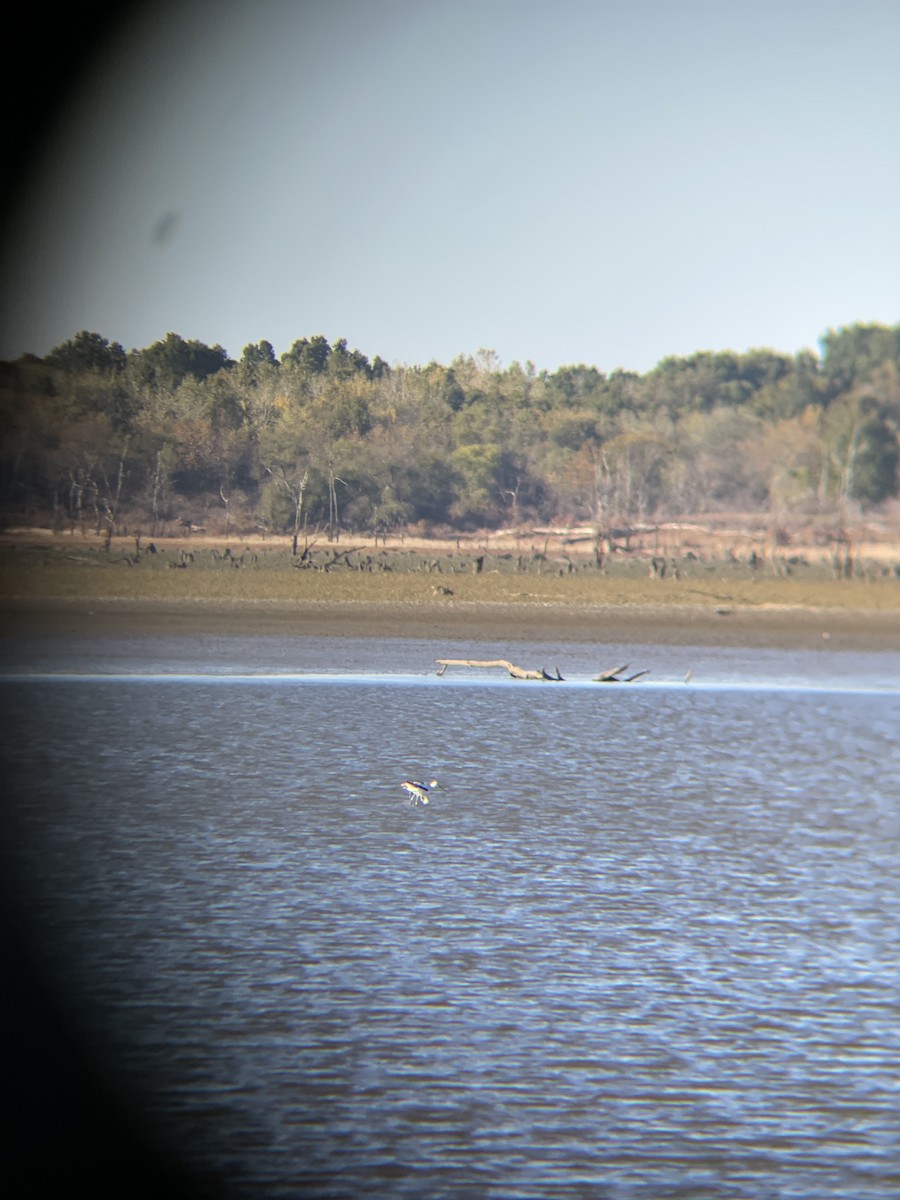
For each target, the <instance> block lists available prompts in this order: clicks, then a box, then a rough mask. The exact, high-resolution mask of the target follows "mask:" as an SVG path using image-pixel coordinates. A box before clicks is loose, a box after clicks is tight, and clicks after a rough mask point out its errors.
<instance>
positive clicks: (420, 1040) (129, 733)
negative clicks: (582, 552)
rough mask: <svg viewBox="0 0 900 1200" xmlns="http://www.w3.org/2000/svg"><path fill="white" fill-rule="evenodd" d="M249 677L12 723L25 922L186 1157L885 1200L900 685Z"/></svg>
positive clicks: (897, 1160) (252, 1188)
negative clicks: (429, 782) (419, 784)
mask: <svg viewBox="0 0 900 1200" xmlns="http://www.w3.org/2000/svg"><path fill="white" fill-rule="evenodd" d="M249 641H250V640H249V639H248V640H247V643H248V644H249ZM248 644H245V642H244V641H243V640H242V639H233V640H225V639H221V640H219V641H218V642H217V643H216V646H215V650H216V653H215V654H214V655H212V656H211V660H210V659H207V670H206V671H205V672H203V673H202V674H199V673H198V672H197V671H196V669H195V668H196V666H197V665H198V664H197V662H196V661H194V660H192V661H190V662H188V663H187V664H186V663H185V661H184V656H183V655H182V656H180V657H179V658H178V660H177V661H176V659H175V658H173V657H172V656H171V654H169V652H168V650H167V648H166V646H165V645H164V644H162V643H159V644H156V645H155V646H153V645H150V644H148V645H145V646H137V645H135V646H131V647H130V648H129V649H128V650H127V651H124V650H121V651H120V652H119V655H118V657H116V656H115V655H113V656H112V657H109V656H107V658H106V659H105V660H104V661H103V662H102V663H101V664H100V667H99V669H98V668H97V663H96V661H94V662H93V666H92V670H91V672H87V671H85V670H79V666H80V667H82V668H83V667H84V665H85V664H84V663H83V662H81V663H79V662H78V661H76V659H77V656H76V658H73V659H72V660H71V661H70V660H68V659H65V656H63V667H64V669H65V671H66V672H67V674H66V675H65V676H61V675H60V674H58V673H57V674H52V673H51V674H48V663H47V662H44V661H37V660H34V661H32V662H30V663H26V662H25V660H24V659H21V660H20V661H19V662H18V663H17V667H19V668H22V672H20V673H19V674H18V675H16V676H12V675H8V676H7V678H6V680H5V681H4V682H2V684H0V699H2V702H3V712H4V722H3V728H4V733H5V738H4V742H5V746H4V755H3V757H4V768H5V776H6V778H7V780H8V789H9V794H10V796H11V801H10V803H11V813H12V817H13V822H14V824H13V825H12V826H11V828H13V829H14V833H15V851H14V856H13V857H14V863H15V868H16V871H17V875H18V878H19V880H20V886H21V888H22V889H23V890H22V895H23V896H25V897H27V900H28V908H29V912H30V913H32V914H33V916H34V920H35V928H37V929H38V930H39V931H40V938H41V941H42V945H43V946H44V947H45V949H46V950H47V951H48V954H49V955H50V956H51V957H52V959H53V961H54V962H55V963H56V967H57V970H58V971H59V974H60V977H61V978H63V979H64V981H65V989H66V995H67V997H68V1000H69V1003H70V1004H71V1006H72V1010H73V1012H75V1013H77V1015H78V1019H79V1021H80V1022H81V1030H82V1035H83V1038H84V1042H85V1045H86V1046H88V1047H89V1048H90V1051H91V1053H92V1054H93V1055H94V1056H95V1057H96V1060H97V1061H98V1062H101V1063H103V1064H104V1069H106V1070H108V1071H109V1072H110V1074H111V1078H112V1079H113V1082H114V1083H115V1085H116V1086H120V1087H122V1088H123V1089H124V1091H125V1092H127V1094H128V1095H129V1096H130V1097H132V1098H133V1099H135V1102H136V1103H137V1105H138V1107H139V1110H140V1112H141V1113H142V1115H143V1119H144V1120H145V1121H146V1124H147V1127H148V1128H150V1129H152V1130H153V1131H154V1134H155V1135H157V1136H159V1137H160V1138H164V1139H165V1141H166V1143H167V1145H169V1147H170V1149H171V1153H172V1154H173V1155H174V1156H176V1157H178V1158H180V1159H181V1160H183V1161H184V1162H186V1163H188V1164H189V1165H190V1166H191V1167H192V1168H193V1169H194V1170H195V1171H196V1172H198V1175H199V1176H200V1177H204V1178H208V1179H214V1180H216V1181H217V1186H218V1187H219V1188H220V1190H221V1192H222V1194H225V1191H226V1190H227V1192H228V1193H232V1192H233V1193H234V1194H235V1195H239V1196H242V1195H246V1196H266V1197H270V1196H272V1197H275V1196H285V1197H287V1196H305V1195H310V1196H317V1197H319V1196H321V1197H356V1196H367V1197H368V1196H375V1197H417V1198H418V1197H423V1198H424V1197H427V1198H429V1200H438V1198H440V1197H448V1198H467V1197H471V1198H475V1197H503V1198H507V1197H508V1198H515V1197H530V1198H531V1197H554V1196H586V1197H614V1198H616V1200H630V1198H637V1197H640V1198H642V1200H643V1198H645V1197H646V1198H651V1197H652V1198H654V1200H656V1198H658V1197H673V1196H684V1197H692V1198H694V1197H697V1198H702V1197H748V1198H751V1197H752V1198H754V1200H755V1198H760V1200H761V1198H763V1197H766V1198H769V1197H792V1198H801V1197H808V1198H809V1200H813V1198H815V1200H821V1198H822V1197H825V1196H828V1197H846V1198H847V1200H851V1198H853V1200H866V1198H874V1197H878V1198H879V1200H880V1198H887V1197H892V1196H895V1195H897V1194H898V1192H900V1165H898V1164H900V1132H898V1120H897V1113H898V1110H900V934H898V930H900V883H898V878H900V874H898V863H900V745H898V730H900V691H898V690H897V689H896V688H895V687H892V686H891V679H890V677H889V676H890V669H891V668H892V667H895V666H896V664H888V665H887V667H886V666H885V663H884V662H882V663H881V664H880V665H879V664H875V663H870V664H869V665H868V667H866V666H865V664H863V668H864V669H863V670H862V673H861V675H860V673H859V672H860V664H859V660H858V659H857V660H856V663H855V667H853V668H851V667H850V666H849V665H848V664H847V663H842V662H841V661H839V656H831V658H830V659H828V660H827V661H826V660H823V659H822V658H821V656H819V657H817V658H816V659H815V663H816V667H815V670H812V669H811V666H810V663H809V662H807V663H805V664H804V661H803V660H802V658H801V660H800V661H799V662H794V663H789V664H788V667H787V668H786V669H785V668H784V659H783V656H782V658H781V659H780V660H779V664H778V669H777V672H776V673H775V674H772V673H771V672H770V674H769V676H768V677H767V676H766V673H765V671H764V670H762V668H761V667H760V665H759V663H760V659H759V657H758V656H755V658H754V663H755V667H754V668H753V669H751V668H750V667H749V665H748V664H745V665H746V666H747V668H748V669H747V670H746V671H743V672H742V673H741V674H740V679H739V680H738V679H737V678H736V676H735V675H734V664H733V663H730V660H729V662H726V661H725V660H721V661H717V662H713V663H712V664H711V665H709V666H708V669H707V671H706V673H707V675H708V676H709V677H710V680H711V683H710V686H703V684H702V674H703V673H702V672H700V673H699V674H700V675H701V682H700V686H698V685H697V684H695V683H691V684H690V685H685V684H683V683H681V682H680V678H681V675H682V672H683V670H684V669H686V666H689V665H691V663H690V662H688V660H687V658H684V660H682V659H678V660H677V661H673V662H672V664H671V672H670V674H671V686H663V685H662V684H658V685H656V686H648V685H645V684H634V685H631V686H605V685H597V684H590V683H588V682H587V680H586V679H583V680H578V681H576V682H574V683H571V684H570V683H565V684H552V685H551V684H527V683H525V684H523V683H515V682H513V681H507V680H505V679H501V678H499V677H498V676H497V673H496V672H494V673H492V674H490V675H488V674H487V673H481V674H479V673H474V674H466V673H463V675H462V677H459V676H455V677H453V678H450V677H446V678H444V679H441V680H437V679H435V678H434V676H433V674H431V673H430V672H431V659H432V658H433V657H434V654H433V648H432V652H431V653H430V655H429V654H424V655H423V648H422V647H421V646H419V645H418V644H412V643H410V644H408V645H406V646H405V647H404V646H402V645H394V646H392V648H391V656H392V657H391V661H392V663H394V664H396V663H397V662H399V663H400V665H401V667H402V668H403V672H402V673H401V674H398V675H392V674H391V673H390V671H388V670H385V669H383V668H384V665H385V664H384V661H383V660H384V656H385V654H386V651H385V650H384V648H382V650H381V654H382V662H381V664H380V665H381V667H382V670H381V671H380V672H375V671H374V666H375V664H374V662H370V661H369V659H367V658H365V654H366V653H368V654H369V655H370V656H374V655H375V654H376V651H375V650H374V649H372V650H369V651H364V650H363V649H362V648H357V650H356V653H357V654H358V655H359V656H361V657H358V658H357V660H356V663H355V664H348V665H351V666H352V665H356V666H360V664H361V666H360V670H359V671H358V672H353V671H344V672H343V673H341V674H339V675H337V676H335V677H332V678H329V677H328V673H327V671H326V669H325V668H326V666H327V665H328V664H329V663H332V662H333V655H332V656H331V657H329V655H330V653H331V650H330V648H329V647H328V646H326V645H325V644H312V643H311V644H309V645H305V646H303V647H302V653H298V652H297V648H296V646H295V647H294V648H293V650H292V651H291V653H290V654H288V653H287V652H286V650H285V648H284V647H281V649H280V650H279V649H278V648H277V647H276V646H275V645H274V643H269V644H268V648H267V650H266V653H265V654H264V655H262V657H260V656H259V655H258V654H257V655H256V657H254V656H253V654H250V653H249V652H248ZM345 652H346V651H345ZM567 653H569V654H574V653H575V651H573V650H569V651H568V652H567ZM613 653H614V652H613ZM678 653H679V654H680V655H682V656H684V655H687V654H688V651H687V650H686V649H682V650H680V651H678ZM536 654H537V655H538V658H539V652H536V651H528V650H522V649H519V650H518V651H517V652H516V654H515V655H511V657H516V658H518V659H520V660H522V659H524V660H525V661H526V663H527V664H529V665H531V664H534V665H543V664H541V663H540V662H539V661H538V662H535V657H536ZM200 657H202V655H200V654H199V652H198V655H197V658H200ZM298 658H299V659H300V660H301V661H300V662H298V661H297V660H298ZM210 661H211V665H210ZM611 661H613V660H611ZM611 661H606V662H603V661H598V662H591V663H590V667H592V668H599V667H601V666H608V665H611ZM419 662H421V665H422V674H421V676H417V675H416V674H415V671H414V670H413V669H412V668H413V665H414V664H417V663H419ZM773 663H774V660H773ZM56 665H57V667H58V666H59V658H57V660H56ZM547 665H548V666H554V665H556V664H555V663H548V664H547ZM565 665H566V670H568V667H569V665H570V664H569V663H566V664H565ZM635 665H636V666H638V667H640V666H642V665H644V663H641V662H638V663H636V664H635ZM26 666H28V667H29V670H28V671H27V672H25V671H24V668H25V667H26ZM303 666H305V667H307V668H308V669H309V670H310V671H312V672H314V674H310V675H309V676H308V677H304V676H303V675H302V668H303ZM367 668H368V669H372V670H373V673H372V675H371V677H367V675H366V669H367ZM285 670H287V671H289V672H291V673H290V674H287V675H285V674H284V671H285ZM298 670H299V671H300V673H299V674H298V673H296V672H297V671H298ZM754 670H755V674H754ZM785 670H786V673H785ZM730 671H731V676H729V672H730ZM804 671H806V677H807V680H808V682H809V681H811V683H812V684H813V685H814V686H800V683H801V682H802V680H803V678H804ZM854 671H855V672H856V675H855V676H854ZM23 672H24V673H23ZM426 672H427V674H426ZM564 673H566V671H564ZM88 674H90V678H88V677H86V676H87V675H88ZM38 675H40V676H42V677H40V678H38V677H37V676H38ZM851 676H853V678H851ZM729 678H731V680H732V682H741V683H743V684H744V685H745V686H740V687H733V686H729ZM748 678H749V679H750V681H751V683H752V686H746V682H747V679H748ZM894 679H896V676H894ZM676 681H679V682H678V685H677V686H676ZM411 772H412V773H416V774H423V773H424V774H427V775H428V776H430V775H431V774H434V775H435V776H437V778H438V779H439V780H440V782H441V788H440V790H439V791H438V792H437V793H436V795H435V796H434V799H433V803H432V804H430V805H429V806H428V807H427V808H411V807H409V806H408V805H406V804H405V803H404V800H403V797H402V794H401V792H400V791H399V788H398V783H399V781H400V780H401V779H402V778H404V776H406V775H407V774H409V773H411Z"/></svg>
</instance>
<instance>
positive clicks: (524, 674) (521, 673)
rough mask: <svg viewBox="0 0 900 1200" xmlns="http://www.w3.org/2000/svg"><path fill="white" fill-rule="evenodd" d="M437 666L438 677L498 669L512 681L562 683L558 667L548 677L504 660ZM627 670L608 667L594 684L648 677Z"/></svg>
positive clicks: (451, 660)
mask: <svg viewBox="0 0 900 1200" xmlns="http://www.w3.org/2000/svg"><path fill="white" fill-rule="evenodd" d="M434 661H435V662H436V663H437V664H438V668H439V670H438V675H443V674H444V672H445V671H446V670H447V668H448V667H500V668H501V669H502V670H504V671H506V672H508V674H510V675H511V676H512V677H513V679H540V680H546V681H547V682H549V683H556V682H557V681H559V682H560V683H562V682H564V680H563V677H562V675H560V673H559V667H557V668H556V674H555V675H550V674H549V673H548V672H547V671H545V670H544V669H543V668H541V670H540V671H532V670H529V669H528V668H527V667H517V666H516V665H515V664H514V663H511V662H510V661H509V660H508V659H506V658H436V659H435V660H434ZM627 670H628V664H627V663H624V664H623V665H622V666H621V667H610V668H609V670H608V671H601V672H600V674H599V675H595V676H594V682H595V683H633V682H634V680H635V679H640V678H641V676H643V675H649V674H650V672H649V671H636V672H635V673H634V674H633V675H623V674H622V672H623V671H627Z"/></svg>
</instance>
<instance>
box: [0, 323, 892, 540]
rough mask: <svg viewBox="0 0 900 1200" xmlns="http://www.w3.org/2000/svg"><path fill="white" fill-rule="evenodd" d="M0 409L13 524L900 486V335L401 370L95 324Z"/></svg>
mask: <svg viewBox="0 0 900 1200" xmlns="http://www.w3.org/2000/svg"><path fill="white" fill-rule="evenodd" d="M0 420H2V438H0V486H2V496H3V508H2V512H3V520H4V522H5V524H6V525H7V526H9V525H10V524H11V523H13V522H15V523H29V524H44V525H46V524H52V525H53V527H55V528H57V529H73V530H74V529H76V528H81V529H84V530H86V531H87V530H89V529H93V530H96V531H99V532H105V533H107V534H108V535H110V536H111V535H112V533H113V532H116V531H122V530H125V529H130V530H136V529H141V530H143V531H144V532H145V533H147V534H148V535H151V536H159V535H161V534H164V533H166V532H169V531H174V529H175V527H176V526H180V527H182V528H183V527H184V526H194V525H210V526H213V527H215V528H216V529H218V530H222V529H224V530H225V531H226V533H227V532H228V531H229V530H234V531H235V532H237V531H245V532H250V531H251V530H263V531H270V532H272V533H275V532H279V533H288V534H291V533H292V534H294V536H295V538H296V537H298V536H300V535H301V534H302V533H304V532H309V531H311V530H316V529H318V530H326V529H327V530H328V531H329V532H330V533H336V532H338V531H339V530H341V529H347V530H375V531H378V530H381V531H386V530H392V529H396V528H398V527H409V526H411V525H419V527H420V528H422V529H423V530H425V529H427V528H429V527H430V528H437V527H443V528H445V529H446V528H448V527H450V528H454V529H457V530H464V529H471V528H487V529H489V528H498V527H510V526H512V527H519V526H521V525H522V524H524V523H527V522H536V521H540V522H555V523H560V524H570V523H572V524H576V523H577V524H583V523H590V524H593V525H595V526H600V527H603V526H605V525H608V524H611V523H618V524H621V523H635V522H646V521H650V520H661V519H674V518H676V517H678V516H683V515H685V514H693V515H696V514H703V513H707V514H711V513H715V512H717V511H720V512H721V511H728V510H731V511H734V510H741V511H744V512H747V511H754V512H760V513H768V514H770V515H772V516H780V515H783V514H829V515H833V516H835V517H836V518H837V519H840V520H845V519H847V517H848V514H849V515H851V516H852V515H854V514H859V513H860V512H863V511H867V510H870V509H872V508H875V507H876V506H879V505H885V504H887V503H889V502H890V501H891V500H892V499H895V498H896V496H897V492H898V486H900V470H898V463H900V325H898V326H894V327H885V326H881V325H854V326H850V327H846V328H841V329H838V330H829V331H827V332H826V333H825V335H824V336H823V337H822V339H821V353H820V354H814V353H812V352H810V351H804V352H801V353H798V354H796V355H794V356H790V355H786V354H782V353H778V352H775V351H772V350H753V351H749V352H747V353H745V354H734V353H698V354H694V355H692V356H690V357H685V358H676V357H672V358H666V359H664V360H663V361H661V362H660V363H659V364H658V365H657V366H656V367H655V368H654V369H653V370H652V371H649V372H647V373H646V374H643V375H640V374H635V373H632V372H627V371H614V372H612V373H610V374H603V373H602V372H601V371H599V370H597V369H596V368H595V367H592V366H584V365H579V366H571V367H563V368H560V369H559V370H557V371H554V372H553V373H552V374H551V373H548V372H542V371H537V370H535V368H534V367H533V366H532V365H531V364H526V365H525V366H522V365H520V364H519V363H513V364H512V365H511V366H506V367H504V366H502V365H501V364H500V362H499V361H498V360H497V358H496V356H495V355H494V354H493V352H491V351H480V352H479V353H478V354H476V355H475V356H474V357H469V356H463V357H459V358H457V359H455V360H454V361H453V362H452V363H450V365H449V366H442V365H440V364H438V363H434V362H433V363H430V364H428V365H427V366H403V365H388V364H387V363H386V362H384V361H383V360H382V359H381V358H379V357H375V358H373V359H371V360H370V359H369V358H368V357H366V356H365V355H364V354H362V353H360V352H359V351H358V350H350V349H349V348H348V345H347V342H346V341H345V340H337V341H335V342H334V343H329V342H328V341H327V340H326V338H324V337H322V336H314V337H309V338H303V339H300V340H299V341H296V342H295V343H294V344H293V345H292V346H291V348H290V349H289V350H288V351H287V352H286V353H284V354H282V355H281V357H280V358H278V357H277V356H276V354H275V352H274V350H273V348H272V346H271V345H270V344H269V343H268V342H266V341H261V342H259V343H257V344H255V345H248V346H246V347H245V348H244V350H243V353H242V355H241V358H240V360H239V361H234V360H232V359H230V358H229V357H228V355H227V353H226V352H225V351H224V350H223V349H222V347H221V346H218V345H217V346H207V345H204V344H203V343H201V342H197V341H188V340H185V339H184V338H182V337H180V336H178V335H177V334H174V333H170V334H168V335H167V337H165V338H164V339H163V340H162V341H159V342H156V343H154V344H153V345H152V346H149V347H148V348H146V349H144V350H133V351H126V350H124V349H123V347H122V346H120V345H119V344H117V343H115V342H109V341H108V340H107V339H105V338H103V337H101V336H100V335H99V334H96V333H87V332H82V333H79V334H77V335H76V336H75V337H73V338H72V339H71V340H70V341H68V342H66V343H64V344H63V345H61V346H58V347H56V348H55V349H54V350H52V351H51V352H50V353H49V354H47V355H46V356H45V357H44V358H38V357H34V356H31V355H26V356H24V357H22V358H20V359H17V360H16V361H15V362H7V363H3V364H0ZM295 544H296V543H295Z"/></svg>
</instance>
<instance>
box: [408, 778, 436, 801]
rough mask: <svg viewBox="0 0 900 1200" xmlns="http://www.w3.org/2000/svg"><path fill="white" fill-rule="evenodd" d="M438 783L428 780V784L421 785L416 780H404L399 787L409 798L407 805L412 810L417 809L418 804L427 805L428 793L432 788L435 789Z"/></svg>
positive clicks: (434, 780)
mask: <svg viewBox="0 0 900 1200" xmlns="http://www.w3.org/2000/svg"><path fill="white" fill-rule="evenodd" d="M437 785H438V781H437V780H436V779H432V780H430V782H428V783H421V782H420V781H419V780H417V779H404V780H403V782H402V783H401V784H400V786H401V787H402V788H403V790H404V792H406V794H407V795H408V796H409V803H410V805H411V806H412V807H413V808H418V807H419V805H420V804H427V803H428V793H429V792H430V791H431V790H432V788H436V787H437Z"/></svg>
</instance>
